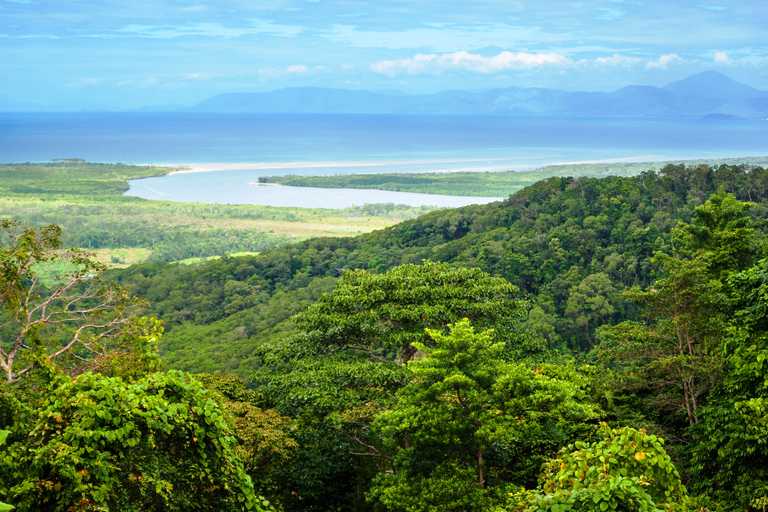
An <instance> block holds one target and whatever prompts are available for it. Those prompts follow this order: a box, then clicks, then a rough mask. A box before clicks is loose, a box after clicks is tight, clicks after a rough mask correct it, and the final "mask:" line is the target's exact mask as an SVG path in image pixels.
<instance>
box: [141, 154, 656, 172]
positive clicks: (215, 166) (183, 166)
mask: <svg viewBox="0 0 768 512" xmlns="http://www.w3.org/2000/svg"><path fill="white" fill-rule="evenodd" d="M659 158H661V159H663V158H664V157H663V156H662V155H644V156H640V157H637V156H635V157H624V158H610V159H604V160H578V161H571V162H551V163H545V164H541V165H537V166H530V165H519V166H514V165H508V164H506V165H491V164H493V163H494V162H493V160H491V159H488V158H474V159H444V160H431V159H430V160H384V161H353V162H349V161H341V162H333V161H320V162H239V163H215V162H213V163H210V162H209V163H173V164H142V165H153V166H155V167H167V168H170V169H174V170H173V171H171V172H169V173H168V175H172V174H188V173H197V172H217V171H234V170H273V169H274V170H275V171H285V170H289V169H315V168H317V169H323V168H333V167H368V168H372V167H384V166H392V165H429V164H432V165H440V164H457V163H467V164H468V165H471V164H472V163H473V162H485V163H486V165H484V166H483V167H482V168H479V169H478V168H477V167H476V166H475V167H459V168H451V169H436V170H431V171H430V170H417V171H404V172H403V173H409V172H413V173H450V172H504V171H533V170H536V169H540V168H542V167H546V166H550V165H579V164H600V163H654V162H656V161H659V160H654V159H659ZM643 159H650V160H643ZM380 172H384V173H391V172H392V171H391V170H383V171H380ZM376 173H377V171H371V174H376Z"/></svg>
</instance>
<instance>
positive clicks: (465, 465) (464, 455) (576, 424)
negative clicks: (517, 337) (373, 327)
mask: <svg viewBox="0 0 768 512" xmlns="http://www.w3.org/2000/svg"><path fill="white" fill-rule="evenodd" d="M429 335H430V337H431V338H432V340H433V344H434V347H429V346H427V345H425V344H421V343H418V342H417V343H415V346H416V348H418V349H419V354H420V356H419V358H417V359H416V360H414V361H413V362H412V363H410V364H409V368H410V370H411V372H412V373H413V379H412V381H411V383H410V384H408V385H407V386H405V387H404V388H403V389H401V390H400V391H399V392H398V400H397V403H396V404H395V405H394V406H393V407H392V408H391V409H390V410H387V411H385V412H383V413H382V414H380V415H379V416H378V417H377V418H376V420H375V423H374V425H375V426H376V427H377V428H378V429H379V430H380V431H381V433H382V435H383V436H384V438H385V439H386V440H387V445H388V449H389V450H390V451H393V452H394V453H395V455H394V457H393V458H392V459H391V464H392V466H391V468H392V471H391V472H388V473H384V474H380V475H379V476H378V477H377V478H376V480H375V481H374V486H373V488H372V490H371V492H370V494H369V499H370V500H372V501H373V502H375V503H377V504H378V505H379V506H381V507H382V508H383V509H385V510H392V511H409V512H410V511H432V510H457V511H458V510H466V511H470V510H471V511H480V510H491V508H492V507H493V506H494V503H498V500H499V496H502V495H503V494H504V491H505V490H507V489H509V488H514V487H515V486H519V485H523V484H525V483H528V482H531V481H535V474H536V471H537V469H538V467H539V466H540V465H541V463H542V462H543V461H544V460H546V458H547V457H548V456H550V455H552V454H554V452H555V451H556V450H557V449H558V448H559V447H560V446H562V444H564V443H565V442H567V441H569V440H572V439H573V438H574V437H575V436H577V435H578V433H579V432H580V431H582V430H583V429H584V426H583V423H584V422H585V421H588V420H591V419H594V418H595V417H596V416H597V413H596V410H595V407H594V406H593V405H590V404H588V403H587V400H586V397H585V394H584V392H583V390H582V389H580V386H579V384H578V383H577V382H578V381H579V377H578V375H577V374H576V373H575V372H573V371H572V370H571V371H562V370H557V369H555V368H552V367H549V366H546V365H545V366H543V367H541V368H537V369H532V368H531V367H530V366H528V365H526V364H520V363H511V362H507V360H508V356H506V355H505V351H506V347H505V344H504V343H502V342H495V341H494V338H493V333H492V332H490V331H484V332H482V333H479V334H476V333H475V331H474V329H473V328H472V327H471V325H470V323H469V321H468V320H467V319H463V320H461V321H459V322H457V323H456V324H455V325H452V326H451V330H450V333H448V334H445V333H443V332H441V331H436V330H431V331H429ZM558 374H564V375H565V376H566V378H565V379H563V378H561V375H558ZM372 455H373V454H372Z"/></svg>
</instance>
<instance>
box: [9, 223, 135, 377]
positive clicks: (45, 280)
mask: <svg viewBox="0 0 768 512" xmlns="http://www.w3.org/2000/svg"><path fill="white" fill-rule="evenodd" d="M0 229H1V230H2V232H0V242H1V243H2V246H1V247H0V369H2V371H3V373H4V376H5V381H6V382H8V383H13V382H16V381H18V380H19V379H20V378H21V377H22V376H24V375H26V374H27V373H29V372H30V371H31V370H32V369H33V368H34V367H35V366H37V365H39V364H40V363H42V362H51V361H60V362H62V364H65V362H64V361H65V360H66V359H67V358H68V359H69V360H70V361H75V362H82V361H85V360H87V359H88V358H89V357H92V356H93V355H94V354H101V355H103V354H105V353H106V352H107V351H108V350H109V349H111V348H114V347H116V346H118V345H119V344H120V343H125V342H126V337H125V335H126V334H128V335H129V336H128V338H130V334H131V331H132V330H133V329H134V327H135V313H136V312H137V310H138V309H139V308H140V307H141V306H142V302H141V301H139V300H137V299H134V298H131V297H130V296H129V295H128V292H127V290H126V289H124V288H120V287H116V286H104V285H102V284H101V282H100V281H99V278H98V277H99V274H100V273H101V271H103V270H104V266H103V265H101V264H99V263H97V262H95V261H93V260H91V259H90V256H91V254H90V253H88V252H86V251H82V250H79V249H68V250H62V232H61V229H60V228H59V227H57V226H53V225H49V226H44V227H40V228H32V227H25V226H21V225H20V224H19V223H17V222H13V221H8V220H3V221H0Z"/></svg>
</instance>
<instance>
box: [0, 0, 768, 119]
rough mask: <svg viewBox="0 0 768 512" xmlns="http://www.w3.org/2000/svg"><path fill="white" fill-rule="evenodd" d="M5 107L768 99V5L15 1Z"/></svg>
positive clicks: (7, 22) (0, 50)
mask: <svg viewBox="0 0 768 512" xmlns="http://www.w3.org/2000/svg"><path fill="white" fill-rule="evenodd" d="M0 15H1V17H2V22H1V23H0V40H1V41H3V44H2V46H0V58H2V62H3V71H2V75H0V76H2V78H3V80H2V82H0V100H1V101H5V102H15V103H22V104H23V103H30V104H31V103H35V104H43V105H54V104H65V103H67V102H70V103H71V102H77V101H80V102H83V101H87V102H92V103H93V104H94V105H97V106H103V107H106V108H112V109H124V108H137V107H142V106H147V105H164V104H178V105H194V104H196V103H198V102H201V101H203V100H205V99H206V98H208V97H210V96H213V95H215V94H218V93H226V92H266V91H273V90H278V89H282V88H285V87H303V86H318V87H328V88H342V89H351V90H368V91H373V92H392V91H401V92H404V93H408V94H423V93H433V92H438V91H442V90H450V89H460V90H469V91H480V90H487V89H493V88H502V87H509V86H519V87H548V88H555V89H563V90H567V91H575V90H583V91H612V90H616V89H619V88H621V87H623V86H627V85H653V86H663V85H666V84H667V83H669V82H672V81H675V80H680V79H683V78H686V77H688V76H690V75H693V74H696V73H699V72H702V71H707V70H714V71H719V72H722V73H724V74H725V75H727V76H729V77H730V78H732V79H734V80H737V81H739V82H742V83H744V84H747V85H749V86H752V87H755V88H758V89H768V86H766V84H768V48H766V46H765V44H764V42H765V40H766V39H768V38H767V37H766V36H768V33H767V31H766V28H765V27H766V26H768V24H767V22H768V9H766V8H765V6H764V5H763V4H761V3H758V2H755V1H749V0H735V1H731V2H727V3H725V2H722V3H720V2H715V3H710V2H705V3H700V2H692V1H675V2H668V1H660V0H653V1H644V2H641V1H630V0H594V1H590V2H586V3H578V4H575V3H571V2H566V1H561V0H547V1H542V2H537V3H525V4H524V3H520V2H518V3H509V2H500V1H491V0H487V1H478V2H472V3H465V2H456V1H441V2H439V3H438V2H433V1H423V2H410V1H406V0H402V1H388V2H360V1H357V2H355V1H352V2H350V1H343V2H342V1H341V0H328V1H326V0H323V1H312V0H265V1H262V2H258V4H254V3H251V2H243V1H241V0H223V1H219V2H216V3H211V2H205V1H202V0H201V1H198V2H188V1H175V0H174V1H171V0H160V1H152V2H146V1H141V0H140V1H138V2H132V3H131V4H129V5H128V4H125V3H124V2H118V1H115V0H110V1H103V2H95V1H94V0H82V1H78V2H67V3H63V2H51V1H50V0H0Z"/></svg>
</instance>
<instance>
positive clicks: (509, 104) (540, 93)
mask: <svg viewBox="0 0 768 512" xmlns="http://www.w3.org/2000/svg"><path fill="white" fill-rule="evenodd" d="M95 110H102V111H104V110H109V109H108V108H106V107H104V106H102V105H97V104H95V103H93V102H90V101H89V100H77V101H75V100H70V101H67V102H61V103H60V104H57V105H50V106H42V105H36V104H32V103H14V102H9V101H2V99H0V111H6V112H7V111H95ZM128 111H130V112H142V111H143V112H244V113H245V112H253V113H257V112H258V113H297V114H309V113H324V114H331V113H339V114H495V115H562V116H628V117H638V116H641V117H642V116H664V117H713V118H731V117H733V118H736V117H740V118H758V119H768V91H763V90H760V89H755V88H753V87H749V86H748V85H745V84H742V83H739V82H737V81H735V80H732V79H730V78H728V77H727V76H725V75H723V74H721V73H717V72H715V71H705V72H703V73H699V74H696V75H693V76H690V77H688V78H686V79H684V80H679V81H677V82H672V83H670V84H667V85H666V86H664V87H661V88H659V87H650V86H641V85H630V86H627V87H622V88H621V89H618V90H616V91H613V92H569V91H563V90H560V89H543V88H536V87H532V88H523V87H507V88H505V89H491V90H488V91H484V92H468V91H443V92H439V93H435V94H418V95H408V94H402V93H374V92H368V91H350V90H346V89H326V88H321V87H290V88H287V89H280V90H277V91H272V92H253V93H250V92H249V93H225V94H217V95H216V96H212V97H211V98H208V99H207V100H205V101H203V102H202V103H199V104H197V105H195V106H193V107H182V106H179V105H158V106H149V107H142V108H138V109H129V110H128Z"/></svg>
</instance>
